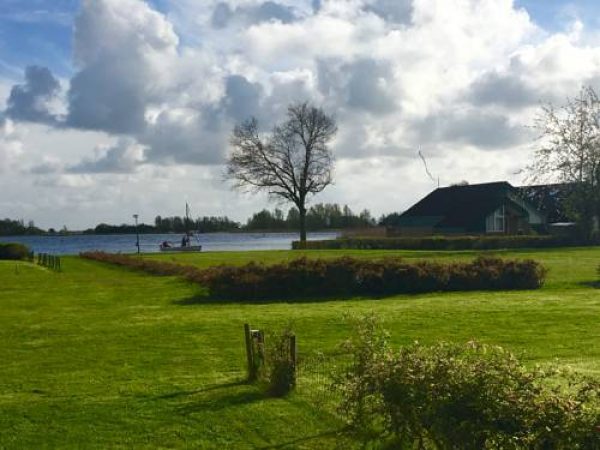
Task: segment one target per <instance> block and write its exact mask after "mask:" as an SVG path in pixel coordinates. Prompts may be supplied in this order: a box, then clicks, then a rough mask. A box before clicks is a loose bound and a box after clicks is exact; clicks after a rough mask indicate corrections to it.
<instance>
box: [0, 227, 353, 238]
mask: <svg viewBox="0 0 600 450" xmlns="http://www.w3.org/2000/svg"><path fill="white" fill-rule="evenodd" d="M343 230H344V229H343V228H335V229H333V228H326V229H322V230H307V232H308V233H341V232H342V231H343ZM184 233H185V231H152V232H142V231H140V232H139V234H140V236H141V235H144V236H148V235H153V234H154V235H167V234H168V235H175V236H177V235H179V236H180V235H182V234H184ZM193 233H194V234H198V235H203V234H299V233H300V232H299V231H298V230H235V231H234V230H231V231H207V232H197V231H195V232H193ZM136 234H137V233H135V232H132V233H89V232H85V231H69V232H66V233H23V234H0V238H5V237H23V236H38V237H40V236H44V237H68V236H135V235H136Z"/></svg>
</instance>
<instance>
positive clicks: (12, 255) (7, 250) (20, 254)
mask: <svg viewBox="0 0 600 450" xmlns="http://www.w3.org/2000/svg"><path fill="white" fill-rule="evenodd" d="M31 255H32V254H31V252H30V250H29V248H27V246H25V245H23V244H17V243H7V244H3V243H0V259H31V258H32V256H31Z"/></svg>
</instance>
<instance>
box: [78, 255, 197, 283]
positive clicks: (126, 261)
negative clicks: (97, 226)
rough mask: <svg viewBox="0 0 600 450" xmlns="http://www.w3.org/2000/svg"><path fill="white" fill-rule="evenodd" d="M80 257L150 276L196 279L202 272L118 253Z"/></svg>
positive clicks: (192, 268)
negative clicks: (135, 270)
mask: <svg viewBox="0 0 600 450" xmlns="http://www.w3.org/2000/svg"><path fill="white" fill-rule="evenodd" d="M79 256H80V257H82V258H86V259H91V260H94V261H100V262H105V263H109V264H115V265H117V266H122V267H129V268H131V269H137V270H142V271H144V272H146V273H149V274H151V275H164V276H170V275H174V276H182V277H186V278H187V277H197V276H199V274H200V273H201V272H202V271H201V270H200V269H198V268H197V267H194V266H185V265H182V264H175V263H171V262H166V261H156V260H153V259H146V258H137V257H132V256H128V255H123V254H120V253H105V252H100V251H93V252H83V253H80V254H79Z"/></svg>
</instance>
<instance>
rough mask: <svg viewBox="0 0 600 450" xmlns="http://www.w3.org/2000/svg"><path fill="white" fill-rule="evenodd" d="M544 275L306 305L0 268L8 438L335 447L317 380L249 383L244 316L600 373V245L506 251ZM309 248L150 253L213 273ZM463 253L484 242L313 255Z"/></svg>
mask: <svg viewBox="0 0 600 450" xmlns="http://www.w3.org/2000/svg"><path fill="white" fill-rule="evenodd" d="M496 253H498V254H500V255H502V256H507V257H517V258H535V259H537V260H540V261H541V262H543V263H544V264H545V265H546V266H547V267H548V268H549V269H550V272H549V275H548V281H547V283H546V286H545V287H544V288H543V289H541V290H539V291H523V292H474V293H473V292H470V293H465V294H463V293H446V294H428V295H414V296H397V297H391V298H386V299H379V300H373V299H353V300H341V301H328V302H305V303H300V304H287V303H268V304H247V303H240V304H218V303H210V302H204V301H203V297H202V289H200V288H199V287H197V286H194V285H191V284H189V283H186V282H183V281H180V280H178V279H175V278H172V277H152V276H149V275H145V274H142V273H138V272H133V271H129V270H125V269H120V268H115V267H111V266H107V265H103V264H100V263H95V262H91V261H85V260H81V259H79V258H77V257H68V258H64V259H63V268H64V272H63V273H54V272H51V271H48V270H46V269H42V268H39V267H37V266H34V265H30V264H27V263H14V262H0V283H1V286H2V288H3V289H2V291H1V292H0V307H1V308H2V309H1V310H2V314H0V355H1V356H2V365H1V366H0V430H1V432H0V448H56V447H85V448H90V447H91V448H106V447H136V448H139V447H142V448H143V447H148V448H155V447H190V448H334V447H335V446H336V445H338V446H339V447H340V448H349V447H352V446H356V447H358V446H359V445H358V444H359V443H358V442H353V441H351V438H350V437H347V436H345V435H339V434H337V432H339V431H340V430H341V429H342V427H343V423H341V422H340V420H339V419H338V418H337V417H336V416H335V414H334V413H333V411H332V408H331V407H330V405H329V404H327V402H326V404H321V403H316V401H317V400H319V399H320V397H318V396H316V395H315V393H314V392H313V391H312V390H311V389H312V387H314V386H317V385H318V383H316V380H315V379H314V378H311V377H310V376H305V377H303V378H302V379H301V384H300V386H299V389H298V392H297V393H295V394H294V395H292V396H291V397H289V398H287V399H268V398H265V397H264V396H263V395H262V394H261V392H260V391H259V390H258V389H257V388H255V387H254V386H252V385H247V384H244V383H243V379H244V347H243V336H242V325H243V323H244V322H250V323H252V324H253V325H255V326H259V327H262V328H267V329H279V328H281V327H282V326H283V325H285V324H286V323H288V322H290V321H292V322H293V324H294V329H295V330H296V332H297V335H298V342H299V347H300V352H301V354H312V353H315V352H319V351H322V352H324V353H325V354H326V355H330V354H332V353H334V352H335V351H336V348H337V344H338V343H339V342H340V341H341V340H342V339H344V338H345V337H347V335H348V333H349V331H350V330H349V327H348V325H346V324H345V323H344V322H343V320H342V315H343V314H344V313H345V312H351V313H357V314H360V313H369V312H375V313H377V314H378V315H380V316H381V317H383V318H384V320H385V322H386V324H387V327H388V328H389V329H390V331H391V332H392V336H393V341H394V343H395V344H402V343H407V342H411V341H413V340H419V341H422V342H434V341H437V340H451V341H466V340H469V339H473V338H475V339H478V340H481V341H484V342H489V343H495V344H501V345H503V346H505V347H508V348H510V349H512V350H514V351H516V352H519V353H523V354H524V358H525V359H526V360H527V361H530V362H532V363H533V362H540V363H548V362H552V361H554V360H555V359H557V361H558V363H559V364H569V365H572V366H573V367H575V368H577V369H578V370H581V371H584V372H586V373H590V374H594V375H597V376H600V327H598V319H599V318H600V291H599V290H597V289H596V288H595V287H594V282H595V281H596V278H597V277H596V267H597V265H598V264H599V263H600V249H593V248H586V249H558V250H537V251H511V252H496ZM300 254H301V253H300V252H283V251H281V252H280V251H277V252H244V253H208V252H207V253H200V254H185V255H176V256H173V255H167V254H160V255H150V256H146V257H151V258H166V259H171V258H175V259H176V260H177V261H180V262H182V263H184V264H196V265H199V266H202V267H205V266H208V265H211V264H219V263H236V264H243V263H245V262H248V261H250V260H255V259H259V260H263V261H265V262H268V263H269V262H276V261H280V260H284V259H288V258H291V257H296V256H298V255H300ZM305 254H307V255H309V256H311V257H317V256H318V257H333V256H340V255H342V254H349V255H353V256H358V257H380V256H383V255H396V256H402V257H405V258H440V259H445V258H449V259H460V258H469V257H472V256H473V255H475V253H474V252H414V251H411V252H407V251H393V252H392V251H389V252H384V251H309V252H305Z"/></svg>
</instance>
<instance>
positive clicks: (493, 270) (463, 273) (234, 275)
mask: <svg viewBox="0 0 600 450" xmlns="http://www.w3.org/2000/svg"><path fill="white" fill-rule="evenodd" d="M81 256H83V257H85V258H89V259H94V260H97V261H103V262H109V263H113V264H118V265H121V266H126V267H131V268H135V269H140V270H143V271H145V272H148V273H151V274H154V275H175V276H182V277H183V278H185V279H187V280H189V281H191V282H194V283H198V284H200V285H203V286H205V287H206V288H208V291H209V295H210V296H211V297H214V298H226V299H230V300H258V299H298V298H323V297H334V296H357V295H368V296H385V295H395V294H411V293H424V292H436V291H472V290H506V289H537V288H539V287H541V286H542V285H543V283H544V279H545V275H546V269H545V268H544V267H543V266H541V265H540V264H539V263H537V262H535V261H532V260H504V259H500V258H489V257H480V258H477V259H475V260H473V261H471V262H455V263H449V264H442V263H437V262H417V263H406V262H404V261H403V260H402V259H399V258H385V259H380V260H363V259H356V258H350V257H342V258H336V259H307V258H298V259H295V260H291V261H289V262H284V263H279V264H274V265H265V264H261V263H256V262H252V263H249V264H247V265H244V266H226V265H221V266H215V267H210V268H208V269H199V268H197V267H194V266H185V265H180V264H175V263H169V262H161V261H155V260H151V259H145V258H135V257H130V256H126V255H115V254H108V253H102V252H91V253H84V254H82V255H81Z"/></svg>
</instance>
